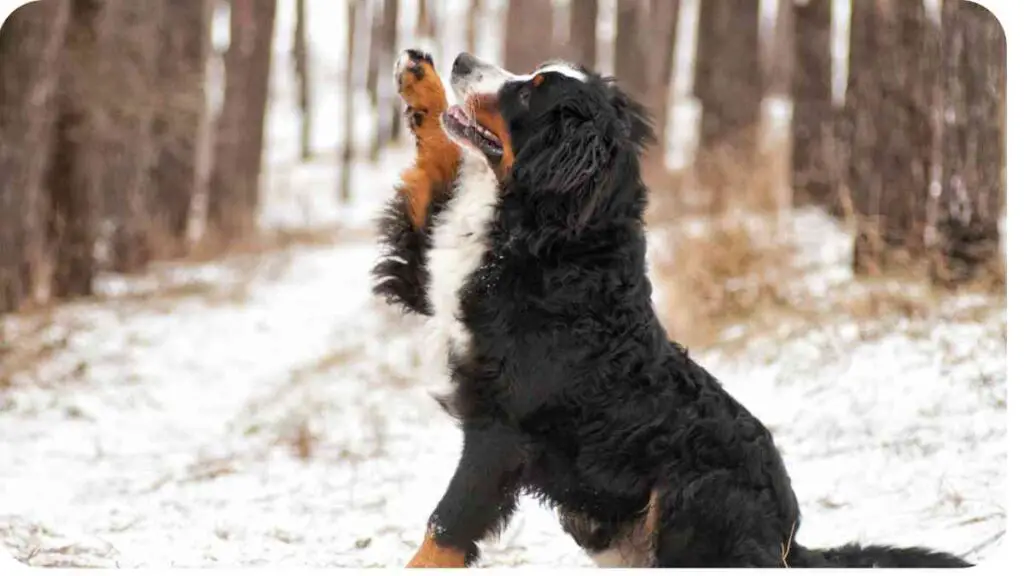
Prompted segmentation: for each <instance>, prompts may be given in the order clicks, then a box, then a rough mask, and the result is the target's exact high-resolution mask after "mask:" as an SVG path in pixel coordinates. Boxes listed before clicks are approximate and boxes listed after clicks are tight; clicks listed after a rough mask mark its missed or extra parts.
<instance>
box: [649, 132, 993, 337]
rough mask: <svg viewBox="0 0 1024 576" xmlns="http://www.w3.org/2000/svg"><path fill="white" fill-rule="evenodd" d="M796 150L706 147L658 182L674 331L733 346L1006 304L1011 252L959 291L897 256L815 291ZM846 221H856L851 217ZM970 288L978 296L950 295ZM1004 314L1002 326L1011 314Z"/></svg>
mask: <svg viewBox="0 0 1024 576" xmlns="http://www.w3.org/2000/svg"><path fill="white" fill-rule="evenodd" d="M788 154H789V151H788V148H787V147H786V146H785V145H784V143H783V145H775V146H764V147H762V148H761V149H760V150H759V151H758V152H756V153H755V154H754V155H753V160H752V161H751V162H749V163H748V164H747V165H745V166H744V165H739V164H737V161H736V159H735V158H736V156H735V155H734V154H728V153H720V154H714V153H713V154H706V155H704V156H702V157H700V158H698V160H697V163H696V165H695V167H694V168H691V169H690V170H688V171H686V172H683V173H681V174H676V175H674V178H673V179H665V178H662V179H660V181H659V182H658V184H660V187H652V188H653V189H654V190H655V193H654V194H652V202H651V210H650V211H649V217H648V226H649V228H650V230H651V231H652V235H653V236H655V237H657V239H658V240H659V241H662V242H661V243H656V244H657V245H656V248H655V249H654V250H653V251H652V257H653V258H652V268H653V273H654V276H655V278H656V281H657V282H658V288H659V297H660V302H659V307H660V310H661V311H662V312H663V317H664V320H665V323H666V326H667V329H668V330H669V333H670V334H671V335H672V337H673V338H675V339H677V340H678V341H680V342H682V343H684V344H685V345H687V346H691V347H695V348H702V347H711V346H714V347H716V348H720V349H723V350H727V351H728V350H738V349H740V348H742V347H744V346H746V345H747V344H749V342H750V340H751V339H768V338H786V337H792V336H797V335H800V334H806V333H808V332H812V331H818V332H820V331H822V330H824V329H827V328H828V327H830V326H833V327H834V326H837V325H841V324H843V323H847V324H854V325H856V326H857V328H858V331H857V333H858V338H859V339H861V340H869V339H873V338H877V337H881V336H883V335H885V334H888V333H891V332H892V330H894V329H896V328H897V327H899V329H900V330H902V331H904V332H908V331H909V332H913V331H920V333H921V335H922V336H923V335H926V333H927V331H928V330H929V329H930V327H932V326H934V323H935V322H972V323H982V322H990V321H991V319H992V317H993V314H992V312H993V311H998V310H999V309H1001V308H1002V309H1005V295H1006V275H1005V263H1000V264H999V265H997V266H993V268H992V269H991V270H989V271H987V272H986V273H984V274H980V275H979V276H978V277H977V278H976V279H974V281H972V282H970V283H968V284H966V285H963V286H959V287H958V288H957V289H956V290H955V291H954V290H951V289H948V288H944V287H941V286H937V285H936V284H934V283H932V282H929V276H928V274H927V270H929V269H930V264H932V263H929V262H922V261H921V259H918V260H914V259H912V258H904V259H903V260H899V259H898V258H895V257H894V258H893V260H892V261H890V262H889V263H888V265H887V266H886V268H885V270H884V273H881V272H879V273H877V274H860V275H858V276H857V277H856V278H855V279H854V280H852V281H846V282H837V283H832V284H830V287H829V288H828V290H827V293H826V294H824V295H822V294H811V293H809V292H808V290H807V289H806V287H804V286H802V284H803V283H802V282H800V279H801V278H804V277H807V276H808V275H810V274H814V273H816V272H820V271H821V270H816V269H815V268H813V266H812V267H808V265H807V264H806V263H801V262H800V258H799V256H800V249H799V247H798V246H797V245H796V244H795V242H794V235H795V234H800V233H802V231H800V230H796V229H795V228H794V227H793V225H792V223H791V222H789V221H788V214H789V211H788V208H789V203H790V198H789V197H788V196H787V192H786V190H788V182H787V179H786V173H787V170H786V167H787V166H788ZM716 179H717V180H716ZM844 224H845V226H844V227H845V228H846V229H848V230H850V231H851V233H852V231H853V230H856V222H854V221H853V220H852V218H850V217H847V219H846V222H845V223H844ZM861 229H862V230H863V227H861ZM805 256H806V255H805ZM819 266H820V264H819ZM965 294H967V295H969V294H975V295H978V296H980V298H979V299H978V302H977V303H976V304H973V305H968V306H949V305H947V304H949V303H950V301H951V300H952V299H953V297H955V296H962V295H965ZM1002 324H1003V326H1004V327H1003V328H1002V331H1003V334H1004V335H1005V319H1003V320H1002ZM996 328H998V326H996ZM1004 341H1005V339H1004Z"/></svg>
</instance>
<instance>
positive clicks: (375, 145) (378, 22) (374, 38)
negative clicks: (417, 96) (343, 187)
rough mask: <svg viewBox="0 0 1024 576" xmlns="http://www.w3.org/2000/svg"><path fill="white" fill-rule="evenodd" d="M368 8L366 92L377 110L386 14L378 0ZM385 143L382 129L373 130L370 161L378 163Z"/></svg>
mask: <svg viewBox="0 0 1024 576" xmlns="http://www.w3.org/2000/svg"><path fill="white" fill-rule="evenodd" d="M366 9H367V10H368V11H369V16H370V22H371V23H370V36H369V52H368V54H369V58H368V59H367V65H366V66H367V68H366V92H367V93H368V94H369V95H370V109H371V110H373V111H374V113H376V112H377V110H379V109H380V89H379V84H380V67H381V61H380V54H381V48H380V47H381V44H382V43H383V40H382V38H381V36H382V33H383V31H384V16H383V13H382V11H381V9H380V7H379V6H378V2H377V0H366ZM383 145H384V141H383V139H382V138H381V131H380V130H374V131H373V140H372V142H371V144H370V161H371V162H373V163H377V161H378V160H380V150H381V147H382V146H383Z"/></svg>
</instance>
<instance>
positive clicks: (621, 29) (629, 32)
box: [613, 0, 650, 104]
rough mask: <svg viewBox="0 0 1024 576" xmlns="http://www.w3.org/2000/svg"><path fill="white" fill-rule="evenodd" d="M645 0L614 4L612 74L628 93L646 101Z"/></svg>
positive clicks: (619, 0)
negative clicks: (613, 69)
mask: <svg viewBox="0 0 1024 576" xmlns="http://www.w3.org/2000/svg"><path fill="white" fill-rule="evenodd" d="M647 24H648V20H647V0H617V1H616V3H615V54H614V56H615V60H614V64H613V66H614V67H615V77H616V79H617V80H618V83H619V85H620V86H621V87H622V89H623V90H625V91H626V93H627V94H629V95H630V96H632V97H633V98H636V99H637V100H639V101H641V102H644V103H645V104H646V103H647V102H646V101H645V100H646V96H647V78H648V74H649V73H650V70H648V65H647V63H648V58H649V54H648V51H647V50H646V48H647V46H645V44H646V42H644V41H643V40H642V39H643V38H645V37H646V36H645V35H646V34H649V31H648V30H647V29H646V28H647Z"/></svg>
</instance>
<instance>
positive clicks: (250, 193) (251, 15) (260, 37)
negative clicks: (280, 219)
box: [209, 0, 277, 246]
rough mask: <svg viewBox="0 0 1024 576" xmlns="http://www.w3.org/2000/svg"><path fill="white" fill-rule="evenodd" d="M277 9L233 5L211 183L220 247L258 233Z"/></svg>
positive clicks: (214, 234) (262, 2)
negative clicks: (258, 211) (257, 221)
mask: <svg viewBox="0 0 1024 576" xmlns="http://www.w3.org/2000/svg"><path fill="white" fill-rule="evenodd" d="M276 9H277V0H233V1H232V3H231V46H230V47H229V48H228V51H227V54H226V56H225V62H224V65H225V66H224V67H225V88H224V107H223V109H222V111H221V115H220V118H219V119H218V126H217V136H216V152H215V155H214V157H215V161H214V162H215V163H214V168H213V174H212V177H211V182H210V210H209V227H210V233H211V240H212V241H213V242H214V243H215V244H218V245H220V246H224V245H226V244H227V243H230V242H233V241H235V240H239V239H241V238H244V237H245V236H246V235H248V234H249V233H251V232H252V231H253V230H254V229H255V224H256V208H257V204H258V201H259V192H260V174H261V172H262V160H263V137H264V129H263V128H264V118H265V114H266V109H267V96H268V92H269V88H270V82H269V80H270V54H271V43H272V40H273V32H274V19H275V12H276V11H277V10H276Z"/></svg>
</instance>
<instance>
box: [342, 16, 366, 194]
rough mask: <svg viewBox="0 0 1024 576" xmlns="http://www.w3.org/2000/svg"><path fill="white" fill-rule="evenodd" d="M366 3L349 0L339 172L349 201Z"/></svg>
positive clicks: (343, 189) (343, 192)
mask: <svg viewBox="0 0 1024 576" xmlns="http://www.w3.org/2000/svg"><path fill="white" fill-rule="evenodd" d="M365 7H366V4H365V3H364V0H348V31H347V34H348V39H347V40H348V41H347V43H346V46H345V77H344V86H342V96H341V105H342V111H341V122H342V131H341V134H342V135H341V148H340V149H341V171H340V172H341V173H340V174H339V187H340V194H339V196H340V197H341V201H342V202H348V201H349V200H350V199H351V198H352V160H353V159H354V156H355V148H354V146H353V143H352V136H353V133H354V132H355V130H354V129H353V128H354V127H353V123H354V122H355V114H354V109H355V106H354V103H355V95H356V92H357V82H356V59H355V53H356V30H357V29H358V26H359V23H360V22H362V21H363V10H365Z"/></svg>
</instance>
